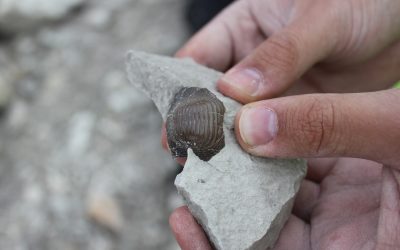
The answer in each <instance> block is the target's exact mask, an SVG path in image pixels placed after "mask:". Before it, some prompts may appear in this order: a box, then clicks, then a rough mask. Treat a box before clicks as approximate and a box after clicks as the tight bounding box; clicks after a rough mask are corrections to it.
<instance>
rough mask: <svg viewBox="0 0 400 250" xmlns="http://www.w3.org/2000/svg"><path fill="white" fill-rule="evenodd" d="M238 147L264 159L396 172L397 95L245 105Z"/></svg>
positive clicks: (295, 98) (308, 97)
mask: <svg viewBox="0 0 400 250" xmlns="http://www.w3.org/2000/svg"><path fill="white" fill-rule="evenodd" d="M236 128H238V129H236V133H237V137H238V139H239V143H240V144H241V145H242V147H243V148H244V149H245V150H246V151H248V152H249V153H252V154H254V155H258V156H264V157H331V156H345V157H356V158H363V159H369V160H374V161H377V162H380V163H384V164H388V165H391V166H394V165H397V166H400V165H399V164H400V163H399V162H400V154H399V152H400V90H398V89H391V90H386V91H380V92H371V93H359V94H312V95H302V96H291V97H283V98H277V99H271V100H266V101H261V102H256V103H252V104H249V105H246V106H244V107H243V108H242V110H241V111H240V112H239V113H238V115H237V118H236Z"/></svg>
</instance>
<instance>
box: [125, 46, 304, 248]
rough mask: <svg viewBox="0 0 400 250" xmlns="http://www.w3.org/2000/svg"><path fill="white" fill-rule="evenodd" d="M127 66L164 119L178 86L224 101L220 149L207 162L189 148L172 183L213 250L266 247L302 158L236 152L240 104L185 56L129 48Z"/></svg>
mask: <svg viewBox="0 0 400 250" xmlns="http://www.w3.org/2000/svg"><path fill="white" fill-rule="evenodd" d="M127 65H128V74H129V79H130V81H131V83H133V84H134V85H135V86H137V87H138V88H140V89H142V90H143V91H144V92H146V93H147V94H148V95H149V96H150V98H151V99H153V101H154V102H155V104H156V106H157V107H158V109H159V111H160V113H161V114H162V116H163V118H164V120H165V118H166V115H167V111H168V109H169V106H170V104H171V101H172V99H173V97H174V95H175V93H177V91H178V90H179V89H180V88H181V87H206V88H208V89H210V90H211V91H212V92H213V93H214V94H215V95H216V96H217V97H218V98H219V99H220V100H221V101H222V102H223V103H224V105H225V108H226V113H225V117H224V133H225V142H226V146H225V148H223V149H222V151H221V152H219V153H218V154H217V155H216V156H214V157H213V158H212V159H211V160H210V161H208V162H204V161H202V160H200V159H199V158H198V157H197V156H196V155H195V154H194V153H193V151H191V150H190V149H189V154H188V160H187V162H186V165H185V168H184V170H183V172H182V173H181V174H180V175H178V177H177V178H176V180H175V185H176V186H177V188H178V191H179V193H180V194H181V195H182V196H183V197H184V199H185V201H186V203H187V204H188V206H189V209H190V211H191V212H192V214H193V215H194V216H195V217H196V218H197V220H198V221H199V223H200V224H201V225H202V226H203V228H204V229H205V231H206V232H207V234H208V236H209V238H210V240H211V241H212V243H213V244H214V246H215V247H216V248H217V249H221V250H222V249H226V250H244V249H251V250H261V249H266V248H270V247H272V246H273V245H274V243H275V241H276V240H277V238H278V236H279V232H280V230H281V229H282V227H283V225H284V223H285V222H286V220H287V218H288V217H289V215H290V213H291V209H292V205H293V200H294V196H295V195H296V193H297V191H298V188H299V185H300V182H301V180H302V178H303V177H304V175H305V172H306V166H305V162H304V161H302V160H297V159H293V160H273V159H263V158H257V157H252V156H250V155H249V154H247V153H245V152H244V151H242V149H241V148H240V146H239V145H238V144H237V143H236V141H235V136H234V132H233V123H234V117H235V114H236V112H237V111H238V109H239V108H240V105H239V104H238V103H237V102H235V101H233V100H232V99H229V98H227V97H224V96H223V95H221V94H220V93H219V92H218V91H217V90H216V81H217V80H218V78H219V77H220V76H221V73H219V72H216V71H214V70H211V69H208V68H205V67H203V66H200V65H197V64H195V63H194V62H192V61H190V60H180V59H171V58H167V57H159V56H155V55H150V54H146V53H142V52H130V53H129V55H128V63H127Z"/></svg>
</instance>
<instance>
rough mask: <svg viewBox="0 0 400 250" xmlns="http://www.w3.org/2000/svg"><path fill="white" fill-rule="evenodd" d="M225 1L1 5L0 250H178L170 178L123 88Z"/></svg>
mask: <svg viewBox="0 0 400 250" xmlns="http://www.w3.org/2000/svg"><path fill="white" fill-rule="evenodd" d="M228 2H229V1H226V0H225V1H224V0H219V1H217V0H214V1H189V0H111V1H110V0H18V1H17V0H0V225H1V227H0V249H8V250H9V249H18V250H25V249H26V250H31V249H32V250H36V249H38V250H39V249H40V250H47V249H51V250H53V249H56V250H74V249H77V250H81V249H83V250H85V249H90V250H92V249H94V250H108V249H138V250H147V249H149V250H150V249H166V250H175V249H179V247H178V246H177V244H176V243H175V241H174V240H173V236H172V234H171V233H170V231H169V227H168V216H169V214H170V213H171V211H172V210H173V209H174V208H176V207H178V206H180V205H181V204H182V201H181V200H180V198H179V196H178V195H177V193H176V190H175V187H174V186H173V181H174V179H175V176H176V174H177V173H178V172H179V171H180V169H179V168H178V167H177V166H176V164H175V163H174V161H173V160H172V159H171V157H170V156H169V155H168V154H167V153H165V152H163V150H162V149H161V145H160V127H161V118H160V116H159V114H158V112H157V110H156V109H155V107H154V105H153V104H152V103H151V101H150V100H149V99H148V98H146V97H144V96H143V94H142V93H140V92H138V91H137V90H135V89H134V88H133V87H131V86H129V84H128V82H127V80H126V76H125V65H124V60H125V54H126V52H127V51H128V50H129V49H136V50H144V51H148V52H152V53H158V54H165V55H173V53H174V52H175V51H176V50H177V49H178V48H179V47H180V46H181V45H182V44H183V43H184V42H185V41H186V39H187V38H188V37H189V36H190V34H191V33H192V32H194V31H195V30H197V29H198V28H200V27H201V26H202V25H203V24H204V23H205V22H207V20H209V19H210V18H211V17H212V16H213V15H214V14H215V13H217V12H218V11H219V10H220V9H221V8H222V7H223V6H224V5H226V4H227V3H228Z"/></svg>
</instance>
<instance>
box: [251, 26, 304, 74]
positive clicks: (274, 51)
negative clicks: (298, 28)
mask: <svg viewBox="0 0 400 250" xmlns="http://www.w3.org/2000/svg"><path fill="white" fill-rule="evenodd" d="M258 61H259V63H260V64H261V65H262V66H263V67H268V69H273V71H274V73H275V74H276V75H279V76H285V75H287V74H288V73H292V72H293V71H295V69H296V67H297V65H298V61H299V39H298V38H297V37H296V36H295V35H293V34H290V33H286V34H278V35H275V36H272V37H271V38H269V39H268V40H267V43H266V45H265V46H261V47H260V49H259V53H258Z"/></svg>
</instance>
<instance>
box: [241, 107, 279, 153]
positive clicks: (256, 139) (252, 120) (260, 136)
mask: <svg viewBox="0 0 400 250" xmlns="http://www.w3.org/2000/svg"><path fill="white" fill-rule="evenodd" d="M239 130H240V136H241V137H242V140H243V141H244V142H245V143H246V144H247V145H249V146H261V145H265V144H267V143H269V142H270V141H272V140H273V139H274V138H275V137H276V135H277V134H278V117H277V115H276V113H275V112H274V111H273V110H272V109H268V108H264V107H253V108H244V110H243V111H242V113H241V116H240V120H239Z"/></svg>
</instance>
